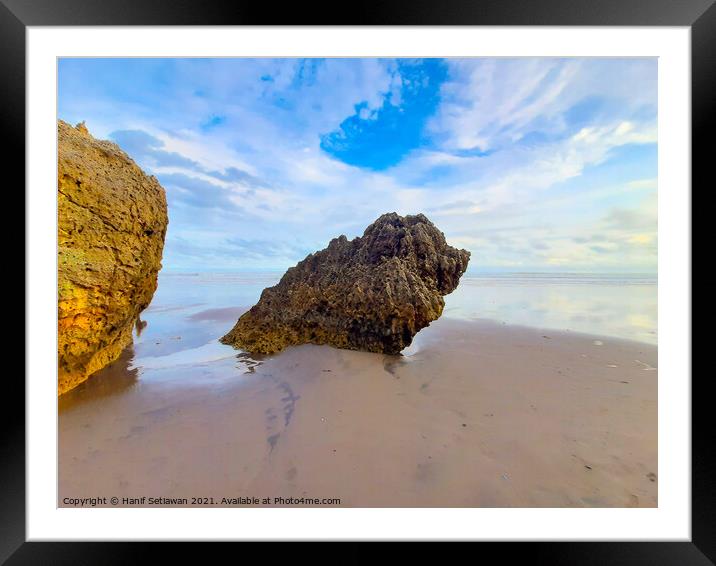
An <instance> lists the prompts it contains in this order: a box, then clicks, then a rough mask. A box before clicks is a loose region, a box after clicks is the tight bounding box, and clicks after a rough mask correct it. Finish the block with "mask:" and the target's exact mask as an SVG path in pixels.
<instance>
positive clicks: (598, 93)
mask: <svg viewBox="0 0 716 566" xmlns="http://www.w3.org/2000/svg"><path fill="white" fill-rule="evenodd" d="M656 77H657V75H656V60H655V59H633V58H632V59H594V58H589V59H554V58H520V59H447V60H436V59H429V60H392V59H326V60H323V59H308V60H298V59H279V60H271V59H255V60H254V59H215V60H214V59H127V60H122V59H62V60H61V61H60V65H59V117H60V118H62V119H65V120H67V121H70V122H79V121H82V120H86V122H87V125H88V127H89V128H90V131H91V132H92V133H93V134H94V135H96V136H98V137H102V138H109V139H112V140H114V141H116V142H117V143H118V144H119V145H120V146H121V147H122V148H123V149H124V150H125V151H126V152H127V153H128V154H129V155H130V156H131V157H132V158H133V159H134V160H135V161H137V162H138V163H139V164H140V165H141V166H142V167H143V168H144V169H145V170H147V171H148V172H150V173H152V174H154V175H156V176H157V178H158V179H159V180H160V182H161V183H162V185H163V186H164V187H165V188H166V189H167V194H168V201H169V207H170V218H171V221H170V226H169V232H168V236H167V243H166V247H165V260H164V265H165V268H167V269H246V268H250V269H269V268H272V269H273V268H275V269H284V268H286V267H288V266H290V265H292V264H294V263H295V262H296V261H298V260H300V259H302V258H303V257H304V256H305V255H306V254H307V253H308V252H310V251H313V250H316V249H319V248H322V247H324V246H325V245H326V244H327V242H328V241H329V240H330V239H331V238H333V237H335V236H337V235H339V234H346V235H347V236H348V237H354V236H357V235H360V233H362V230H363V229H364V228H365V227H366V226H367V225H368V224H369V223H370V222H371V221H372V220H374V219H375V218H376V217H377V216H378V215H380V214H382V213H384V212H387V211H397V212H399V213H403V214H405V213H417V212H425V213H426V214H428V216H429V217H430V218H431V219H433V220H434V222H435V223H436V224H437V225H438V226H439V227H440V228H441V229H442V230H443V231H444V232H445V234H446V237H447V238H448V240H449V241H450V243H451V244H453V245H459V246H463V247H466V248H468V249H469V250H470V251H471V252H472V254H473V256H472V261H471V268H472V269H485V270H492V269H510V270H518V271H533V270H554V269H558V270H563V271H564V270H566V271H569V270H574V271H622V272H645V271H654V270H655V269H656V257H657V254H656V250H657V231H656V230H657V224H656V202H657V197H656V194H657V184H658V183H657V178H656V177H657V162H656V143H657V115H656V111H657V105H656V92H657V90H656Z"/></svg>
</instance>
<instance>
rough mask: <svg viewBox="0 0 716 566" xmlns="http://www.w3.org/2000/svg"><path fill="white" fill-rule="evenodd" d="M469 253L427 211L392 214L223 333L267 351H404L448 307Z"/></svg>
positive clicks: (313, 262) (335, 248)
mask: <svg viewBox="0 0 716 566" xmlns="http://www.w3.org/2000/svg"><path fill="white" fill-rule="evenodd" d="M469 259H470V252H468V251H465V250H458V249H455V248H453V247H450V246H448V245H447V243H446V242H445V236H444V235H443V233H442V232H440V231H439V230H438V229H437V228H436V227H435V226H434V225H433V223H432V222H430V220H428V219H427V218H426V217H425V216H423V215H422V214H418V215H417V216H405V217H402V216H398V215H397V214H395V213H391V214H384V215H383V216H381V217H380V218H378V219H377V220H376V221H375V222H374V223H373V224H371V225H370V226H369V227H368V228H367V229H366V231H365V233H364V234H363V236H362V237H360V238H355V239H353V240H351V241H348V239H347V238H346V237H345V236H340V237H338V238H335V239H333V240H331V242H330V244H329V245H328V247H327V248H326V249H324V250H321V251H319V252H316V253H314V254H311V255H309V256H308V257H307V258H306V259H304V260H303V261H301V262H300V263H299V264H298V265H296V266H295V267H291V268H290V269H289V270H288V271H287V272H286V273H285V274H284V276H283V277H282V278H281V281H280V282H279V283H278V285H276V286H275V287H269V288H268V289H264V291H263V293H262V294H261V299H260V300H259V302H258V303H257V304H256V305H255V306H254V307H253V308H251V310H249V311H248V312H246V313H245V314H244V315H243V316H242V317H241V318H239V320H238V322H237V323H236V326H234V328H233V329H232V330H231V332H229V333H228V334H227V335H226V336H224V337H223V338H222V339H221V341H222V342H223V343H224V344H231V345H233V346H234V347H237V348H241V349H244V350H247V351H249V352H254V353H263V354H270V353H274V352H278V351H280V350H282V349H283V348H285V347H286V346H290V345H294V344H304V343H308V342H310V343H313V344H330V345H332V346H336V347H338V348H347V349H351V350H366V351H369V352H382V353H385V354H397V353H399V352H400V351H401V350H402V349H403V348H405V347H406V346H409V345H410V343H411V341H412V340H413V336H415V334H416V333H417V332H418V331H419V330H420V329H421V328H424V327H426V326H427V325H429V324H430V322H431V321H433V320H436V319H437V318H438V317H439V316H440V315H441V314H442V312H443V307H444V306H445V301H444V300H443V295H447V294H448V293H451V292H452V291H453V290H455V288H456V287H457V284H458V282H459V280H460V276H461V275H462V274H463V273H464V272H465V269H466V268H467V263H468V261H469Z"/></svg>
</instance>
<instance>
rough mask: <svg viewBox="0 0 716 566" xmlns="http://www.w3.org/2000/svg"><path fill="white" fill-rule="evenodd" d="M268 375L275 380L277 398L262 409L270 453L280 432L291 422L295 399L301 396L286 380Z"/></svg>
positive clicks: (279, 436)
mask: <svg viewBox="0 0 716 566" xmlns="http://www.w3.org/2000/svg"><path fill="white" fill-rule="evenodd" d="M268 377H269V378H270V379H272V380H274V381H276V382H277V383H276V387H275V388H274V391H275V392H276V394H277V399H276V401H275V402H273V403H272V404H271V405H272V406H270V407H269V408H267V409H266V410H265V411H264V418H265V430H266V442H267V444H268V445H269V453H271V452H273V451H274V449H275V448H276V445H277V443H278V441H279V439H280V438H281V434H282V433H283V432H284V431H285V430H286V428H287V427H288V425H289V424H290V423H291V419H292V417H293V413H294V411H295V410H296V401H298V400H299V399H300V398H301V397H300V396H299V395H296V393H295V392H294V391H293V389H292V388H291V385H290V384H289V383H288V382H286V381H281V382H278V380H277V379H276V378H275V377H273V376H268ZM281 417H282V418H281Z"/></svg>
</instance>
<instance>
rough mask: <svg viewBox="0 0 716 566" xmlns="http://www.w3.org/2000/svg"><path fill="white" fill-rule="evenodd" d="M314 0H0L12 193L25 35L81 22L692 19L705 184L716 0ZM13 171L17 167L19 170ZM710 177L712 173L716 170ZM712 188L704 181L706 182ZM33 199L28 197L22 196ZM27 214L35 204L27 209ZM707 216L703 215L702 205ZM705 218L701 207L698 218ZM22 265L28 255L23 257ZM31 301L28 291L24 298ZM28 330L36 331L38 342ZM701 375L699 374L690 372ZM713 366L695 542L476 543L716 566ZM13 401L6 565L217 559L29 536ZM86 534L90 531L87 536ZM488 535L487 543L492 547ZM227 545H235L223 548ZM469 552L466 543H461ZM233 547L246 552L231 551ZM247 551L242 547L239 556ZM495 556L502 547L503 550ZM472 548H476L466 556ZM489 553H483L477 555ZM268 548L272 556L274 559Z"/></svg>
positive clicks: (561, 560)
mask: <svg viewBox="0 0 716 566" xmlns="http://www.w3.org/2000/svg"><path fill="white" fill-rule="evenodd" d="M344 10H345V6H343V5H341V4H333V5H331V6H323V5H320V6H319V5H314V6H309V5H306V4H304V3H295V4H284V5H282V6H281V9H280V10H277V9H276V7H274V6H272V5H269V4H267V3H256V2H246V1H243V0H241V1H234V2H226V1H220V0H204V1H201V2H200V1H198V0H193V1H192V0H124V1H121V2H100V1H98V0H0V45H2V57H1V58H0V69H1V71H0V76H1V77H2V78H3V81H2V82H3V87H2V89H1V90H0V92H1V93H2V94H1V96H2V98H3V103H2V105H0V122H1V123H2V131H3V134H4V137H5V140H6V142H8V143H7V145H6V147H5V150H4V151H3V158H4V159H3V161H4V162H5V163H4V165H5V167H4V168H3V169H4V171H5V172H6V173H7V172H14V175H15V177H16V178H15V179H13V181H14V182H10V181H9V180H8V178H7V176H6V177H5V182H6V183H7V184H6V185H5V188H6V190H10V191H13V192H14V193H15V196H16V197H18V196H19V194H20V191H19V190H18V187H21V186H22V187H24V186H25V170H24V167H23V166H21V165H20V164H24V163H25V155H24V149H25V116H26V107H25V50H26V44H25V32H26V27H27V26H77V25H82V26H85V25H266V24H271V25H305V24H311V25H318V24H323V25H346V24H349V25H461V26H476V25H554V26H688V27H690V28H691V38H692V44H691V57H692V59H691V63H692V68H691V70H692V75H691V80H692V84H691V86H692V178H693V182H692V189H691V191H692V195H693V185H694V184H695V183H697V182H699V181H701V184H702V185H705V184H706V179H707V178H708V177H707V175H708V173H707V169H706V167H707V163H708V161H707V160H713V148H714V144H713V141H712V140H713V136H714V132H716V124H715V123H714V122H715V121H714V114H715V112H714V106H716V89H715V88H714V82H715V78H716V5H715V4H714V0H651V1H649V2H644V0H540V1H535V0H501V1H500V0H490V1H484V0H482V1H480V0H442V1H441V2H429V1H428V0H392V1H387V0H383V1H381V0H368V1H363V2H361V3H359V4H357V5H355V6H354V7H353V9H352V10H350V11H348V10H345V11H344ZM9 176H10V177H11V178H12V173H10V174H9ZM709 180H710V183H709V184H710V185H711V186H713V181H712V180H711V179H710V178H709ZM702 189H704V190H705V189H706V187H705V186H704V187H702ZM20 206H22V207H23V208H24V200H23V203H21V204H20ZM26 213H27V211H26ZM701 214H705V211H704V207H702V208H701ZM694 217H695V215H694V214H692V226H693V219H694ZM21 261H23V263H24V260H21ZM29 301H32V297H31V296H27V293H26V296H25V304H26V305H27V304H28V302H29ZM31 339H32V337H31V336H26V340H31ZM683 378H684V379H691V376H690V375H685V376H683ZM709 380H710V376H709V375H708V373H704V374H702V375H701V376H700V377H699V378H698V379H693V380H692V382H691V383H692V432H693V439H692V442H693V444H692V538H691V541H690V542H567V543H561V542H531V543H482V547H480V548H479V549H478V552H484V551H485V550H488V549H489V550H492V551H493V553H494V551H495V550H496V551H497V552H498V553H499V556H500V561H508V562H509V561H511V560H515V559H516V560H524V561H527V562H531V561H534V562H536V563H545V564H586V565H590V564H615V565H616V564H642V563H643V564H651V565H657V564H664V565H667V564H668V565H671V564H683V565H687V564H689V565H690V564H693V565H701V564H713V563H714V562H716V466H715V465H714V459H713V447H714V443H713V437H714V434H713V433H714V426H713V420H712V418H711V412H712V411H711V408H710V406H709V405H710V403H711V396H709V395H708V394H707V387H708V385H707V384H708V381H709ZM3 385H4V387H3V392H4V398H5V399H6V403H5V408H4V409H3V410H2V411H0V415H2V416H1V417H0V419H2V421H3V422H2V425H3V426H2V428H1V429H0V430H2V433H3V436H4V438H3V442H2V444H1V445H0V446H1V448H0V450H1V452H0V454H1V456H0V458H1V459H0V462H1V464H0V474H1V475H0V517H1V519H0V561H3V562H6V563H7V564H11V565H16V564H73V565H75V564H129V563H137V562H145V561H146V562H149V561H152V562H156V561H157V560H161V561H167V560H170V559H172V556H171V555H172V554H174V553H176V554H177V555H178V556H179V557H180V558H181V559H182V560H190V559H192V555H193V554H194V553H196V556H198V557H201V560H202V562H206V561H208V560H211V555H212V554H213V553H214V552H215V550H214V548H216V547H212V549H208V548H207V545H201V547H200V548H197V547H195V546H193V545H191V548H189V546H190V545H186V544H182V545H162V544H160V543H130V542H126V543H80V542H75V543H71V542H62V543H59V542H55V543H50V542H47V543H40V542H26V541H25V517H26V515H25V494H26V492H25V408H24V403H21V402H20V400H21V399H23V398H24V392H25V390H24V387H23V383H22V382H21V381H20V380H19V379H18V378H17V376H16V375H15V372H8V375H6V376H5V380H4V384H3ZM77 537H78V538H81V537H82V533H77ZM487 544H489V545H490V547H489V548H485V545H487ZM220 547H223V548H220V550H219V552H223V551H225V550H226V548H225V547H226V545H220ZM459 550H460V551H461V552H464V548H463V549H459ZM385 551H386V545H380V547H376V546H375V545H372V544H361V543H352V544H350V545H347V546H346V545H342V547H341V548H340V549H336V548H334V549H328V550H327V551H326V549H325V548H321V549H315V548H312V547H309V546H308V545H301V546H300V547H299V549H298V550H297V549H296V547H295V546H294V545H292V546H291V549H290V550H281V551H278V552H279V553H278V554H277V551H275V550H272V551H271V554H270V556H269V559H270V561H271V562H273V561H274V560H275V561H276V562H277V561H278V560H279V559H281V558H280V553H282V552H287V553H290V554H291V555H295V553H296V552H300V553H301V554H303V553H304V552H305V553H307V554H308V553H310V555H311V556H312V557H313V558H312V559H315V557H321V556H325V557H326V558H327V559H329V560H331V561H333V560H336V561H339V562H341V563H357V562H365V561H366V559H368V557H369V556H370V555H373V554H381V555H383V554H385ZM230 552H236V551H231V550H230ZM244 552H245V551H244V550H241V551H239V554H234V556H235V558H236V559H237V560H238V559H241V558H242V557H244V556H245V555H244V554H243V553H244ZM432 553H436V554H435V559H438V557H439V558H440V560H441V561H442V562H444V561H445V560H446V558H448V557H447V555H446V548H445V546H444V545H440V547H438V548H435V546H431V547H429V548H426V547H425V546H423V548H421V549H420V554H421V557H422V558H423V559H430V558H432V556H431V554H432ZM493 555H494V554H493ZM468 556H469V554H468ZM481 556H482V555H475V559H478V557H481ZM265 558H266V557H264V559H265Z"/></svg>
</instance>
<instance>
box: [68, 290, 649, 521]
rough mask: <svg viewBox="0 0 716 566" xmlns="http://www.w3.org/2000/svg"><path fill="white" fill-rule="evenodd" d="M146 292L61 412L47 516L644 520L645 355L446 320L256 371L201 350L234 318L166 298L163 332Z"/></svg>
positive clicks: (557, 333)
mask: <svg viewBox="0 0 716 566" xmlns="http://www.w3.org/2000/svg"><path fill="white" fill-rule="evenodd" d="M260 283H263V282H260ZM261 286H262V285H261V284H259V285H258V286H257V287H256V288H257V289H258V288H260V287H261ZM466 287H467V285H466ZM161 289H162V287H161V285H160V294H159V298H158V299H155V304H153V306H152V307H150V309H149V310H148V311H147V313H145V317H144V318H145V321H146V320H148V321H149V323H148V326H147V327H146V328H144V329H142V331H141V333H140V335H139V336H137V337H135V345H134V346H133V347H130V348H128V349H127V350H126V351H125V352H124V354H123V356H122V358H120V360H118V361H117V362H116V363H114V364H112V365H111V366H109V367H108V368H105V369H104V370H102V372H100V374H98V375H96V376H94V377H93V378H91V379H90V380H89V381H87V382H86V383H84V384H83V385H81V386H80V387H78V388H77V389H75V390H73V391H71V392H69V393H68V394H65V395H63V396H62V397H60V399H59V501H58V505H59V506H73V504H72V502H71V500H72V499H81V498H91V497H112V496H116V497H118V498H120V503H119V506H152V505H151V504H150V503H148V501H149V498H166V499H165V500H161V499H157V500H156V501H162V502H163V503H164V504H172V500H173V504H176V505H180V506H190V505H192V504H202V505H213V506H228V507H230V506H236V505H245V504H246V503H247V502H246V500H245V499H241V498H258V499H259V500H261V499H262V498H264V497H266V498H270V500H271V503H270V505H271V506H277V505H284V506H294V505H295V503H293V501H296V499H297V498H310V501H309V503H308V504H309V505H311V504H312V505H321V504H322V505H328V506H345V507H396V506H397V507H654V506H656V505H657V487H658V478H657V475H658V470H657V374H658V370H657V347H656V345H654V344H648V343H646V342H643V341H636V340H626V339H623V338H618V337H610V336H604V335H592V334H585V333H578V332H574V331H565V330H554V329H549V330H547V329H540V328H536V327H529V326H522V325H517V324H512V323H506V322H505V321H504V320H503V321H500V320H479V319H478V320H474V319H471V320H466V319H459V318H456V317H451V316H444V317H443V318H441V319H440V320H438V321H436V322H434V323H433V324H431V325H430V327H428V328H426V329H424V330H423V331H421V332H420V333H419V334H418V335H417V337H416V339H415V341H414V343H413V345H411V347H410V348H409V349H408V350H406V351H405V352H404V355H402V356H386V355H381V354H372V353H364V352H355V351H347V350H338V349H335V348H331V347H328V346H313V345H304V346H298V347H291V348H288V349H286V350H285V351H284V352H282V353H280V354H278V355H275V356H270V357H265V358H263V359H260V358H257V359H254V358H251V357H250V356H248V355H246V354H244V353H241V352H237V351H235V350H233V349H231V348H230V347H228V346H224V345H221V344H218V343H217V342H216V340H215V339H214V338H215V337H217V336H219V335H220V333H221V331H222V330H225V329H226V328H227V327H228V326H230V325H231V324H232V323H233V322H234V321H235V320H236V317H237V315H238V314H240V312H242V310H243V308H245V307H241V308H238V307H230V308H228V307H221V306H217V304H219V303H222V302H223V303H224V304H226V302H227V301H226V300H225V297H224V296H223V295H220V294H219V295H220V296H219V298H217V299H216V301H215V303H213V304H203V305H201V303H197V302H196V301H194V302H192V301H191V300H189V298H188V297H182V301H179V303H181V302H183V304H184V305H191V306H193V307H194V308H193V309H189V311H187V309H186V308H184V310H183V311H181V308H179V309H178V310H179V311H181V320H182V321H183V322H182V323H179V322H178V321H179V315H178V314H172V310H171V305H176V304H178V303H177V300H176V297H172V300H171V301H165V302H162V299H163V296H162V295H161ZM183 292H185V293H188V292H189V291H183ZM252 292H254V291H253V287H252ZM210 294H211V293H210ZM562 294H564V291H562ZM211 296H212V297H217V294H216V293H213V294H211ZM164 297H166V295H165V296H164ZM451 305H452V307H454V305H455V303H454V302H453V303H450V302H448V308H446V313H448V314H449V312H450V311H449V308H452V307H451ZM207 307H209V308H207ZM462 310H463V311H464V309H462ZM169 316H172V317H173V318H171V320H172V321H174V322H173V323H172V324H169V320H170V319H169V318H166V317H169ZM162 317H165V318H162ZM473 318H474V317H473ZM182 325H183V326H182ZM189 329H191V331H189ZM143 497H144V498H146V499H142V498H143ZM68 498H69V499H68ZM123 498H128V499H126V500H125V499H123ZM193 498H200V500H199V501H194V500H193ZM274 498H284V502H283V503H282V502H281V501H278V500H276V499H274ZM288 498H294V499H293V500H289V499H288ZM123 501H124V502H123ZM285 501H291V502H289V503H286V502H285ZM299 501H300V499H299ZM303 501H304V503H305V502H306V501H308V500H305V499H304V500H303ZM299 504H300V503H299ZM259 505H260V503H259ZM100 506H101V504H100ZM107 506H111V505H110V504H107Z"/></svg>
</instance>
